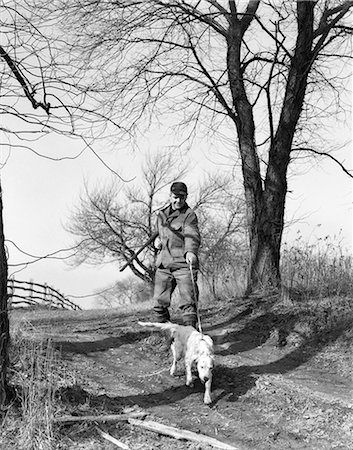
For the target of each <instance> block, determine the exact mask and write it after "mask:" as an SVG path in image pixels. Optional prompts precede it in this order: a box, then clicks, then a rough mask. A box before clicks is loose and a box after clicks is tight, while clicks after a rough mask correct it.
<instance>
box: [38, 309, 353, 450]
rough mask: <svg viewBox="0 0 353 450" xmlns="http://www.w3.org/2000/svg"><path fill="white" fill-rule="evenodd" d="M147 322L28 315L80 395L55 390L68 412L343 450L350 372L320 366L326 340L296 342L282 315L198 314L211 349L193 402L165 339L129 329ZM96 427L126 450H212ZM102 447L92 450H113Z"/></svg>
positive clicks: (349, 427) (262, 443) (350, 437)
mask: <svg viewBox="0 0 353 450" xmlns="http://www.w3.org/2000/svg"><path fill="white" fill-rule="evenodd" d="M151 319H152V317H151V315H150V313H149V312H144V311H142V312H141V311H140V312H135V313H129V314H124V313H122V314H120V315H114V316H113V317H109V313H107V315H106V316H105V317H98V318H92V317H91V318H87V319H85V317H84V316H83V315H81V314H80V317H79V319H77V320H75V318H74V316H73V315H70V317H65V314H63V316H62V318H60V317H59V318H58V317H57V318H56V319H55V320H48V321H47V322H46V321H43V320H40V321H38V322H37V321H36V319H35V316H33V318H32V319H31V323H32V325H33V329H34V330H35V333H36V335H37V336H40V337H43V336H45V337H49V338H51V339H52V341H53V342H54V344H55V347H56V348H58V349H60V350H61V358H63V360H64V361H65V362H66V363H67V364H68V365H69V366H70V367H71V368H74V370H75V371H77V373H78V374H79V378H80V388H79V389H77V388H76V389H72V390H70V389H68V390H66V391H65V392H63V393H62V400H63V401H66V402H68V403H70V408H71V411H73V413H74V414H78V415H80V414H88V413H91V411H92V410H94V411H95V413H97V412H98V413H101V414H113V413H118V412H121V411H122V410H124V409H125V410H126V408H129V409H131V410H133V409H135V410H136V409H141V410H143V411H146V413H147V415H148V416H147V418H148V419H150V420H154V421H157V422H159V423H161V424H166V425H171V426H174V427H178V428H181V429H186V430H190V431H194V432H196V433H202V434H205V435H208V436H210V437H212V438H216V439H218V440H219V441H220V442H224V443H228V444H231V445H233V446H234V448H237V449H253V450H266V449H278V450H279V449H281V450H283V449H310V450H315V449H320V450H326V449H327V450H328V449H330V450H331V449H340V450H343V449H352V448H353V390H352V378H351V377H350V375H349V374H350V370H348V369H347V370H341V369H337V367H338V366H337V367H332V366H330V364H327V363H326V359H325V352H327V342H326V343H320V342H315V345H314V344H313V343H310V342H305V341H304V342H302V341H300V340H299V339H297V340H296V339H295V337H296V336H295V334H293V333H292V330H291V326H292V325H293V324H292V322H291V320H292V318H291V317H290V316H288V315H283V316H281V315H280V314H277V313H273V312H271V311H264V310H256V311H252V310H251V308H250V307H249V306H244V305H243V306H238V307H235V306H234V305H227V306H226V307H224V306H223V307H220V306H215V307H213V308H209V309H206V310H204V311H202V320H203V331H204V332H205V333H207V334H209V335H210V336H211V337H212V338H213V340H214V342H215V350H216V368H215V371H214V381H213V388H212V393H213V403H212V405H211V406H206V405H204V404H203V391H204V387H203V385H202V384H201V383H200V382H199V381H198V380H195V383H194V386H193V387H187V386H185V385H184V382H185V378H184V375H183V373H182V370H181V371H180V376H178V377H172V376H170V374H169V368H170V363H171V356H170V352H169V348H168V345H167V341H166V337H165V335H164V334H163V333H162V332H157V331H146V330H145V329H141V327H140V326H139V325H138V324H137V321H138V320H151ZM176 321H177V320H176ZM278 330H280V331H278ZM347 358H348V359H349V357H348V356H347ZM347 361H348V360H347ZM350 361H351V360H350ZM106 430H108V431H109V433H110V434H111V435H113V436H116V437H117V438H118V439H120V440H121V441H122V442H125V443H126V444H127V445H129V446H130V448H131V449H135V448H136V449H137V448H138V449H154V448H163V449H211V448H213V447H211V446H209V445H205V444H197V443H195V442H189V441H180V440H175V439H172V438H168V437H162V436H159V435H158V434H156V433H153V432H148V431H142V430H137V429H136V428H134V427H131V426H127V425H121V424H118V425H110V426H109V427H108V426H107V428H106ZM82 445H83V444H82ZM109 445H112V444H109V443H107V444H102V446H101V447H99V448H102V449H105V448H106V449H110V448H116V447H114V446H111V447H110V446H109ZM75 448H84V447H79V446H78V447H75Z"/></svg>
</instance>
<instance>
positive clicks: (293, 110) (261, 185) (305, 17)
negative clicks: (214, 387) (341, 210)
mask: <svg viewBox="0 0 353 450" xmlns="http://www.w3.org/2000/svg"><path fill="white" fill-rule="evenodd" d="M314 6H315V2H301V1H299V2H297V26H298V34H297V41H296V46H295V52H294V55H293V57H292V60H291V65H290V69H289V72H288V81H287V85H286V92H285V96H284V100H283V105H282V110H281V115H280V118H279V122H278V126H277V131H276V133H275V135H274V136H271V143H270V150H269V159H268V164H267V171H266V177H265V180H264V181H263V180H262V178H261V172H260V165H259V158H258V154H257V149H256V144H255V125H254V117H253V111H252V106H251V104H250V102H249V100H248V97H247V94H246V90H245V85H244V80H243V75H242V70H241V42H242V38H243V36H244V33H245V31H246V29H247V27H248V26H249V24H250V21H251V15H250V14H249V15H247V16H244V18H243V19H241V20H240V21H239V20H238V18H237V14H236V12H235V14H234V15H233V16H232V21H231V22H230V28H229V36H228V42H227V44H228V54H227V67H228V76H229V81H230V88H231V93H232V99H233V105H234V108H235V111H236V117H235V119H234V122H235V125H236V128H237V133H238V141H239V151H240V156H241V161H242V173H243V180H244V192H245V199H246V204H247V226H248V231H249V245H250V264H249V271H248V283H247V289H246V295H250V294H254V293H256V294H261V295H266V294H267V293H268V292H273V291H274V290H276V291H277V290H278V289H279V287H280V284H281V277H280V270H279V267H280V248H281V239H282V233H283V226H284V211H285V198H286V194H287V170H288V164H289V161H290V152H291V147H292V141H293V137H294V134H295V130H296V126H297V123H298V120H299V117H300V113H301V111H302V106H303V101H304V97H305V91H306V86H307V78H308V73H309V70H310V67H311V64H312V42H313V22H314V14H313V11H314ZM257 7H258V2H256V1H255V0H253V1H250V2H249V6H248V11H247V12H251V13H252V14H254V13H255V12H256V9H257Z"/></svg>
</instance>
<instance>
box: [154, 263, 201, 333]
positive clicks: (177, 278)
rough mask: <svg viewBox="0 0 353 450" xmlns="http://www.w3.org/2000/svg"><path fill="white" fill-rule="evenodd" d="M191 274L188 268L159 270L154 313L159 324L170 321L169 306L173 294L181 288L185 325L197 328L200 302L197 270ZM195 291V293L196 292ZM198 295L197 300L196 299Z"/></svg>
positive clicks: (156, 276)
mask: <svg viewBox="0 0 353 450" xmlns="http://www.w3.org/2000/svg"><path fill="white" fill-rule="evenodd" d="M192 275H193V281H192V279H191V272H190V269H189V268H188V267H182V268H178V269H166V268H157V271H156V274H155V283H154V297H153V299H154V307H153V310H154V313H155V318H156V321H157V322H167V321H169V320H170V315H169V310H168V308H169V306H170V299H171V296H172V293H173V291H174V289H175V288H176V286H178V288H179V294H180V302H179V308H180V310H181V313H182V317H183V322H184V324H185V325H192V326H196V321H197V313H196V307H197V306H196V305H197V301H198V287H197V270H195V269H193V271H192ZM194 291H195V292H194ZM195 294H196V298H195Z"/></svg>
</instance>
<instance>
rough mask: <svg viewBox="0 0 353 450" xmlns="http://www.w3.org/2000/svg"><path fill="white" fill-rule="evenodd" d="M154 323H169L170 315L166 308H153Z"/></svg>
mask: <svg viewBox="0 0 353 450" xmlns="http://www.w3.org/2000/svg"><path fill="white" fill-rule="evenodd" d="M153 311H154V317H155V321H156V322H159V323H165V322H170V314H169V310H168V309H167V308H163V307H161V306H155V307H154V308H153Z"/></svg>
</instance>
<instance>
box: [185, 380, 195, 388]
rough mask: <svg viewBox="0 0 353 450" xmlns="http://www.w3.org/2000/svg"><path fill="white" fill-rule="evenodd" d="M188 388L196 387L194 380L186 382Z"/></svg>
mask: <svg viewBox="0 0 353 450" xmlns="http://www.w3.org/2000/svg"><path fill="white" fill-rule="evenodd" d="M185 384H186V386H189V387H194V381H193V379H191V380H186V383H185Z"/></svg>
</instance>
